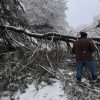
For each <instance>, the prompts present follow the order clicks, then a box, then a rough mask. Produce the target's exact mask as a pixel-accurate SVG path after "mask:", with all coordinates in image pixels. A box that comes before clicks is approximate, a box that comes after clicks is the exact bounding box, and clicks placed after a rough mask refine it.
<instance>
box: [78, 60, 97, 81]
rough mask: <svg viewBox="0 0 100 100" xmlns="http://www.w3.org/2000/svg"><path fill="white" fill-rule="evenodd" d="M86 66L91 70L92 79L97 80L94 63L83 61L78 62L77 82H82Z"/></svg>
mask: <svg viewBox="0 0 100 100" xmlns="http://www.w3.org/2000/svg"><path fill="white" fill-rule="evenodd" d="M84 65H86V66H87V67H88V69H89V70H90V72H91V75H92V79H93V80H95V79H97V74H96V68H95V66H94V62H93V61H85V60H82V61H78V62H77V74H76V77H77V80H79V81H81V77H82V72H83V68H84Z"/></svg>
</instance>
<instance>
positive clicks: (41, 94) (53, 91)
mask: <svg viewBox="0 0 100 100" xmlns="http://www.w3.org/2000/svg"><path fill="white" fill-rule="evenodd" d="M54 81H55V83H53V84H52V85H47V84H46V83H44V82H42V83H41V85H40V86H39V90H38V91H36V89H35V86H34V84H31V85H28V88H27V89H26V92H25V93H23V94H21V93H20V92H19V91H18V92H16V94H15V95H14V100H68V99H67V97H66V96H65V94H64V91H63V86H62V84H61V82H60V81H59V80H54ZM0 100H10V99H9V97H8V98H7V97H2V98H1V99H0Z"/></svg>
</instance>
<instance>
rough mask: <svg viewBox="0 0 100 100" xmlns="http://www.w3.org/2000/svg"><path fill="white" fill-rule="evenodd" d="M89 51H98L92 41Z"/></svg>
mask: <svg viewBox="0 0 100 100" xmlns="http://www.w3.org/2000/svg"><path fill="white" fill-rule="evenodd" d="M89 50H90V52H91V53H93V52H94V51H95V50H96V47H95V45H94V43H93V41H92V40H91V41H90V49H89Z"/></svg>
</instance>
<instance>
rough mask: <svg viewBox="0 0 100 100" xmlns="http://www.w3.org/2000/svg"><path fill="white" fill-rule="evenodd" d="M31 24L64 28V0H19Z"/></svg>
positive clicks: (57, 28)
mask: <svg viewBox="0 0 100 100" xmlns="http://www.w3.org/2000/svg"><path fill="white" fill-rule="evenodd" d="M21 1H22V2H23V4H24V5H25V8H26V11H27V15H28V16H29V19H30V22H31V24H32V25H45V24H46V25H49V26H52V27H53V28H54V29H55V30H56V31H59V32H60V31H62V30H65V29H66V28H67V26H68V24H67V22H66V20H65V19H66V14H65V11H66V9H67V7H66V2H67V1H66V0H21Z"/></svg>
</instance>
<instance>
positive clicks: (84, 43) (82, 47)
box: [72, 38, 96, 61]
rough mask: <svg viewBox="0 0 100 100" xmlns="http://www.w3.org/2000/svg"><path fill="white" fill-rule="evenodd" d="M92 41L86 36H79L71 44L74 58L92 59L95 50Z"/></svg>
mask: <svg viewBox="0 0 100 100" xmlns="http://www.w3.org/2000/svg"><path fill="white" fill-rule="evenodd" d="M95 49H96V48H95V46H94V44H93V42H92V41H91V40H90V39H88V38H79V39H78V40H77V41H76V42H75V43H74V45H73V48H72V53H73V54H75V55H76V60H77V61H78V60H88V61H92V60H93V56H92V53H93V52H94V51H95Z"/></svg>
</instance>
